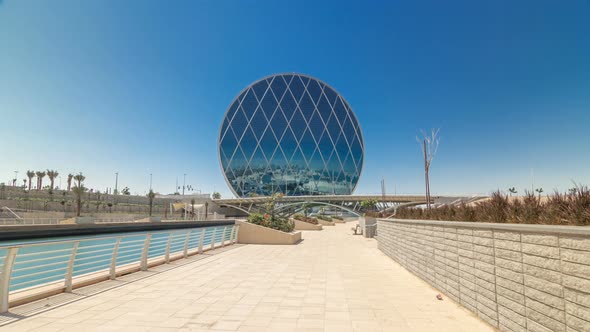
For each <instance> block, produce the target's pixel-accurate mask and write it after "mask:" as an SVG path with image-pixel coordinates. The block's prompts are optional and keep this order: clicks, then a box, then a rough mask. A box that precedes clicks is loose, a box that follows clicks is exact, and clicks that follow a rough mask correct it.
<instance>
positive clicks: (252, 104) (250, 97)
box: [242, 89, 258, 120]
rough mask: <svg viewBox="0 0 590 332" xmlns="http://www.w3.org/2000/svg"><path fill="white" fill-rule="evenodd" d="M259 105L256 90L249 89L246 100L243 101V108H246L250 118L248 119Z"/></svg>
mask: <svg viewBox="0 0 590 332" xmlns="http://www.w3.org/2000/svg"><path fill="white" fill-rule="evenodd" d="M257 107H258V100H256V97H254V91H253V90H252V89H249V90H248V92H247V93H246V97H245V98H244V101H243V102H242V110H244V115H246V118H248V120H249V119H250V118H251V117H252V115H253V114H254V111H255V110H256V108H257Z"/></svg>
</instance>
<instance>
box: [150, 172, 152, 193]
mask: <svg viewBox="0 0 590 332" xmlns="http://www.w3.org/2000/svg"><path fill="white" fill-rule="evenodd" d="M150 191H152V173H150Z"/></svg>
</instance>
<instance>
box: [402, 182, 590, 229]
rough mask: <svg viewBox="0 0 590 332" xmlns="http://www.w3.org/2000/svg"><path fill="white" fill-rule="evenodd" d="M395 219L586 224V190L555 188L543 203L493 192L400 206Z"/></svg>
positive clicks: (589, 195) (589, 208) (589, 192)
mask: <svg viewBox="0 0 590 332" xmlns="http://www.w3.org/2000/svg"><path fill="white" fill-rule="evenodd" d="M395 218H400V219H427V220H449V221H476V222H492V223H515V224H546V225H579V226H587V225H590V189H589V188H588V187H587V186H576V188H575V189H574V190H571V191H570V192H568V193H559V192H557V191H556V192H554V193H553V194H552V195H550V196H548V199H547V200H546V201H545V202H541V199H540V197H538V196H535V195H534V194H533V193H531V192H526V193H525V196H524V197H522V198H521V199H509V198H508V196H506V195H503V194H502V193H500V192H499V191H496V192H494V193H492V195H491V196H490V199H488V200H486V201H483V202H480V203H476V204H475V205H467V204H461V205H458V206H448V205H444V206H440V207H436V208H433V209H430V210H427V209H423V208H400V209H398V210H397V213H396V214H395Z"/></svg>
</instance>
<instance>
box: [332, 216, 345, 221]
mask: <svg viewBox="0 0 590 332" xmlns="http://www.w3.org/2000/svg"><path fill="white" fill-rule="evenodd" d="M332 219H336V220H344V218H342V217H341V216H332Z"/></svg>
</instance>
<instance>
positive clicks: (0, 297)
mask: <svg viewBox="0 0 590 332" xmlns="http://www.w3.org/2000/svg"><path fill="white" fill-rule="evenodd" d="M17 253H18V248H10V249H8V251H7V252H6V256H5V257H4V263H3V264H2V275H0V312H7V311H8V293H10V277H11V275H12V267H13V266H14V261H15V259H16V254H17Z"/></svg>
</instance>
